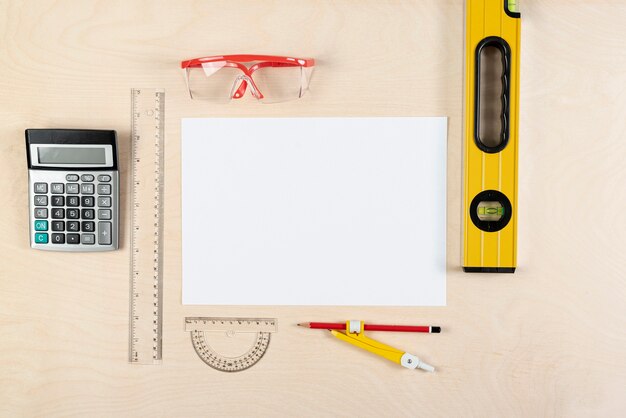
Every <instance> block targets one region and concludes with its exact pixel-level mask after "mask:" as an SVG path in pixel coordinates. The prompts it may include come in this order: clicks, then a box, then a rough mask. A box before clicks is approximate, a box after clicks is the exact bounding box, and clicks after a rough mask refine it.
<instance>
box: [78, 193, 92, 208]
mask: <svg viewBox="0 0 626 418" xmlns="http://www.w3.org/2000/svg"><path fill="white" fill-rule="evenodd" d="M81 200H82V202H83V203H82V206H84V207H87V208H92V207H93V204H94V199H93V196H83V197H82V198H81Z"/></svg>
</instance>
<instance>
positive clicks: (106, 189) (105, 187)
mask: <svg viewBox="0 0 626 418" xmlns="http://www.w3.org/2000/svg"><path fill="white" fill-rule="evenodd" d="M98 194H111V185H110V184H98Z"/></svg>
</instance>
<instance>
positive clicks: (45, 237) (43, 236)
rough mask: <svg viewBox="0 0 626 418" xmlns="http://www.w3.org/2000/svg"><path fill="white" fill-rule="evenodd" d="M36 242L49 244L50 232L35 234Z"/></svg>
mask: <svg viewBox="0 0 626 418" xmlns="http://www.w3.org/2000/svg"><path fill="white" fill-rule="evenodd" d="M35 242H36V243H37V244H47V243H48V234H41V233H39V234H35Z"/></svg>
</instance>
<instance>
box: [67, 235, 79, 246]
mask: <svg viewBox="0 0 626 418" xmlns="http://www.w3.org/2000/svg"><path fill="white" fill-rule="evenodd" d="M67 243H68V244H80V234H67Z"/></svg>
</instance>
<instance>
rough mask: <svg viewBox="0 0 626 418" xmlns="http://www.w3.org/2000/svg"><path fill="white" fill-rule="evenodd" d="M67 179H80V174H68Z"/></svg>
mask: <svg viewBox="0 0 626 418" xmlns="http://www.w3.org/2000/svg"><path fill="white" fill-rule="evenodd" d="M65 180H67V181H78V174H68V175H66V176H65Z"/></svg>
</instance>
